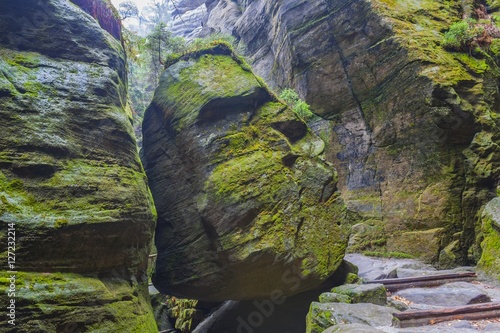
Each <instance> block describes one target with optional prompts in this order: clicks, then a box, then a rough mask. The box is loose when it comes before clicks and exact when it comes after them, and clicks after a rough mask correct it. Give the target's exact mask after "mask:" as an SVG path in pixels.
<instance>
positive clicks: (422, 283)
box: [366, 272, 477, 292]
mask: <svg viewBox="0 0 500 333" xmlns="http://www.w3.org/2000/svg"><path fill="white" fill-rule="evenodd" d="M476 278H477V275H476V273H472V272H468V273H452V274H438V275H426V276H417V277H409V278H397V279H383V280H372V281H367V282H366V283H381V284H383V285H384V286H385V288H386V289H387V290H388V291H391V292H393V291H397V290H401V289H408V288H421V287H436V286H440V285H442V284H446V283H450V282H457V281H466V282H470V281H474V280H475V279H476Z"/></svg>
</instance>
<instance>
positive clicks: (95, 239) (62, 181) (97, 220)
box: [0, 0, 157, 333]
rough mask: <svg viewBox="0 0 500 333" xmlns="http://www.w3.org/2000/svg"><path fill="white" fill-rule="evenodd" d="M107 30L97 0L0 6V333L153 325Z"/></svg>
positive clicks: (115, 48)
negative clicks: (9, 307)
mask: <svg viewBox="0 0 500 333" xmlns="http://www.w3.org/2000/svg"><path fill="white" fill-rule="evenodd" d="M76 4H78V5H76ZM80 6H81V7H80ZM82 8H83V9H84V10H83V9H82ZM101 27H102V28H101ZM119 27H120V22H119V20H118V18H117V17H116V14H115V12H114V9H113V8H112V6H111V5H110V3H109V2H108V1H104V0H103V1H100V0H99V1H97V0H96V1H75V3H72V2H70V1H68V0H47V1H36V0H25V1H14V0H6V1H2V2H0V31H2V34H0V114H1V116H0V118H1V121H0V228H1V233H0V240H1V242H0V243H1V244H2V246H3V247H2V249H1V251H0V252H1V261H2V267H3V268H5V264H6V263H7V262H8V261H11V262H12V265H13V266H12V267H10V268H9V270H10V271H15V273H11V272H6V271H5V270H4V271H3V272H2V273H1V279H0V282H1V283H0V286H1V288H2V290H7V289H8V288H9V286H10V285H11V283H12V281H10V280H12V279H11V277H12V276H15V282H14V286H15V296H14V295H10V296H9V295H8V294H7V293H5V292H3V291H2V293H1V294H0V303H1V304H2V307H3V308H4V306H5V305H6V304H9V302H10V300H14V301H15V309H16V314H15V315H16V318H15V324H16V326H12V325H11V324H9V323H7V322H6V321H5V320H4V319H5V317H4V318H3V319H2V321H1V324H0V327H1V330H2V332H90V331H92V332H96V331H99V332H141V333H142V332H157V328H156V324H155V322H154V318H153V315H152V311H151V309H150V305H149V301H148V296H147V278H146V276H145V273H146V265H147V255H148V253H149V250H150V242H151V238H152V233H153V229H154V220H155V211H154V207H153V204H152V199H151V196H150V193H149V190H148V187H147V182H146V176H145V174H144V170H143V168H142V166H141V163H140V160H139V157H138V153H137V148H136V144H135V139H134V135H133V132H132V126H131V114H130V109H129V107H128V106H127V105H126V94H127V81H126V80H127V77H126V61H125V54H124V50H123V48H122V45H121V41H120V35H119V32H120V30H119ZM103 28H104V29H106V30H104V29H103ZM117 29H118V30H117ZM9 228H10V229H15V241H14V239H13V238H12V239H11V238H9V239H8V238H7V236H8V232H7V231H8V229H9ZM7 241H9V242H12V243H9V246H10V245H13V246H12V247H9V248H7V246H6V245H7ZM13 243H15V244H13ZM14 245H15V249H14ZM8 251H10V252H15V261H13V260H10V259H8V257H9V256H10V257H13V256H12V254H9V253H8ZM2 313H3V311H2Z"/></svg>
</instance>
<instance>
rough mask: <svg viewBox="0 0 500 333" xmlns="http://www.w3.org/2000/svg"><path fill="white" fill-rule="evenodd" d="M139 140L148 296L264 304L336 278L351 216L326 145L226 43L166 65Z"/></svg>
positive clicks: (147, 111)
mask: <svg viewBox="0 0 500 333" xmlns="http://www.w3.org/2000/svg"><path fill="white" fill-rule="evenodd" d="M143 133H144V145H143V161H144V163H145V168H146V173H147V175H148V178H149V181H150V186H151V191H152V193H153V197H154V198H155V204H156V208H157V211H158V219H159V220H158V226H157V229H156V240H155V242H156V247H157V248H158V259H157V266H156V272H155V275H154V278H153V281H154V283H155V286H156V287H157V288H158V290H160V291H161V292H164V293H167V294H171V295H174V296H179V297H185V298H194V299H201V300H209V301H221V300H227V299H233V300H238V299H239V300H241V299H255V298H266V297H270V295H271V294H272V293H273V292H276V291H277V290H278V291H279V292H280V293H282V294H283V295H289V294H294V293H298V292H301V291H304V290H308V289H311V288H313V287H316V286H318V285H319V284H320V283H322V282H323V281H324V280H325V279H327V278H328V277H329V276H331V275H332V274H333V273H334V272H335V270H336V269H337V267H338V266H339V264H340V263H341V261H342V257H343V255H344V250H345V246H346V242H347V237H348V229H349V225H348V224H349V219H348V218H349V217H348V215H347V214H346V211H345V206H344V205H343V203H342V201H341V200H340V199H339V197H338V193H337V192H336V174H335V171H334V169H333V168H332V166H331V165H330V164H328V163H326V162H324V161H323V160H322V158H321V153H322V152H323V149H324V143H323V141H322V140H321V139H320V138H318V137H317V136H315V135H314V134H312V133H311V131H310V130H309V129H308V128H307V126H306V125H305V123H304V122H303V121H302V120H301V119H300V118H298V117H297V116H296V115H295V114H294V113H293V112H292V111H291V110H290V109H289V108H288V107H286V106H285V105H283V104H282V103H280V102H279V101H277V99H276V97H275V96H274V95H273V94H272V93H270V92H269V91H268V90H267V89H266V87H265V85H264V84H263V83H262V81H261V80H260V79H259V78H257V77H256V76H254V75H253V73H252V72H251V70H250V68H249V67H248V66H247V65H246V64H245V63H244V62H242V61H241V60H240V59H239V58H237V57H236V56H235V55H234V54H232V51H231V50H230V49H229V48H228V47H227V46H225V45H224V44H219V45H217V46H215V47H213V48H210V49H207V50H202V51H198V52H195V53H191V54H187V55H185V56H183V57H181V58H179V59H177V60H175V61H172V62H171V64H170V65H169V66H168V68H167V69H166V71H165V72H164V73H163V75H162V77H161V80H160V85H159V87H158V89H157V90H156V92H155V96H154V99H153V102H152V104H151V105H150V107H149V108H148V109H147V110H146V114H145V118H144V123H143Z"/></svg>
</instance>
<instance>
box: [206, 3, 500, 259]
mask: <svg viewBox="0 0 500 333" xmlns="http://www.w3.org/2000/svg"><path fill="white" fill-rule="evenodd" d="M464 3H465V2H464ZM487 5H490V6H489V7H488V9H489V10H490V13H493V14H495V13H497V10H498V6H497V5H496V2H493V1H487ZM235 7H237V9H238V10H235ZM207 8H208V10H209V14H208V18H207V19H206V21H205V29H206V30H207V31H215V32H217V31H222V32H224V31H225V32H227V31H229V32H232V33H233V34H234V35H235V36H236V37H238V38H239V39H240V40H241V42H242V43H244V44H245V45H246V48H247V50H248V52H247V55H248V57H249V58H250V60H251V64H252V67H253V68H254V70H255V71H256V73H257V74H259V75H261V76H263V78H264V79H265V80H266V81H267V82H269V83H270V85H271V86H272V87H273V88H276V89H279V88H283V87H289V86H291V87H293V88H295V89H296V90H297V91H298V92H299V93H300V94H301V95H302V96H303V97H304V98H305V99H306V100H307V102H308V103H310V104H311V106H312V108H313V109H314V110H315V112H317V113H318V114H319V115H320V116H321V117H322V118H323V119H324V121H319V122H317V123H316V124H312V127H313V128H314V129H315V131H316V132H317V133H319V134H320V136H322V137H324V138H326V139H327V141H328V144H327V147H326V156H327V158H328V160H329V161H330V162H332V163H333V164H334V165H335V166H336V169H337V171H338V175H339V188H340V190H341V192H342V197H343V198H344V200H345V201H346V204H347V205H348V208H349V209H350V210H353V211H356V212H358V213H359V214H360V215H361V216H362V218H361V220H360V222H361V223H360V224H359V225H358V226H357V227H356V229H355V230H356V231H358V232H359V234H358V235H357V238H356V241H355V242H353V244H352V245H353V246H352V249H355V250H366V249H373V248H374V247H375V248H378V249H383V250H386V251H400V252H406V253H410V254H412V255H416V256H419V257H422V258H424V259H427V260H429V261H433V262H438V261H439V262H440V264H441V265H442V266H447V265H450V264H452V263H454V262H455V263H466V262H469V261H470V260H474V259H477V258H478V256H479V255H480V251H478V247H477V245H478V244H477V243H475V240H474V233H475V228H476V226H477V223H478V220H477V212H479V211H480V209H481V207H482V206H483V205H484V204H485V203H486V202H488V201H489V200H490V199H491V198H492V197H493V196H495V189H497V188H498V186H499V185H498V184H499V172H498V170H499V161H500V156H499V154H500V151H499V149H498V145H497V143H498V139H499V130H498V128H499V127H498V125H499V124H498V101H499V94H498V84H497V79H498V76H499V70H498V47H497V46H496V45H498V44H497V43H496V42H497V40H494V41H493V44H492V46H491V48H490V50H489V51H488V52H489V53H488V54H486V53H485V52H481V51H479V52H476V53H474V55H471V52H468V53H467V52H449V51H447V50H445V49H444V48H443V47H442V45H441V41H442V39H443V34H444V32H445V31H447V30H448V29H449V27H450V25H451V24H452V23H454V22H456V21H459V20H461V19H462V17H463V16H464V15H470V13H468V11H469V12H470V11H471V10H470V8H469V9H468V8H467V7H466V6H463V4H462V2H460V1H418V2H414V1H396V2H395V1H382V0H376V1H365V0H355V1H347V0H342V1H320V0H314V1H304V0H293V1H286V2H284V1H261V0H254V1H237V5H236V4H235V2H232V1H226V0H214V1H207ZM490 22H493V21H491V20H490ZM493 24H494V23H493ZM423 243H425V244H426V245H425V246H420V245H419V244H423Z"/></svg>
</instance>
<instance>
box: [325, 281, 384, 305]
mask: <svg viewBox="0 0 500 333" xmlns="http://www.w3.org/2000/svg"><path fill="white" fill-rule="evenodd" d="M332 292H333V293H336V294H341V295H346V296H348V297H349V300H350V302H347V303H372V304H377V305H385V304H386V303H387V295H386V294H387V291H386V290H385V287H384V285H383V284H377V283H372V284H344V285H341V286H338V287H335V288H333V289H332Z"/></svg>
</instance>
